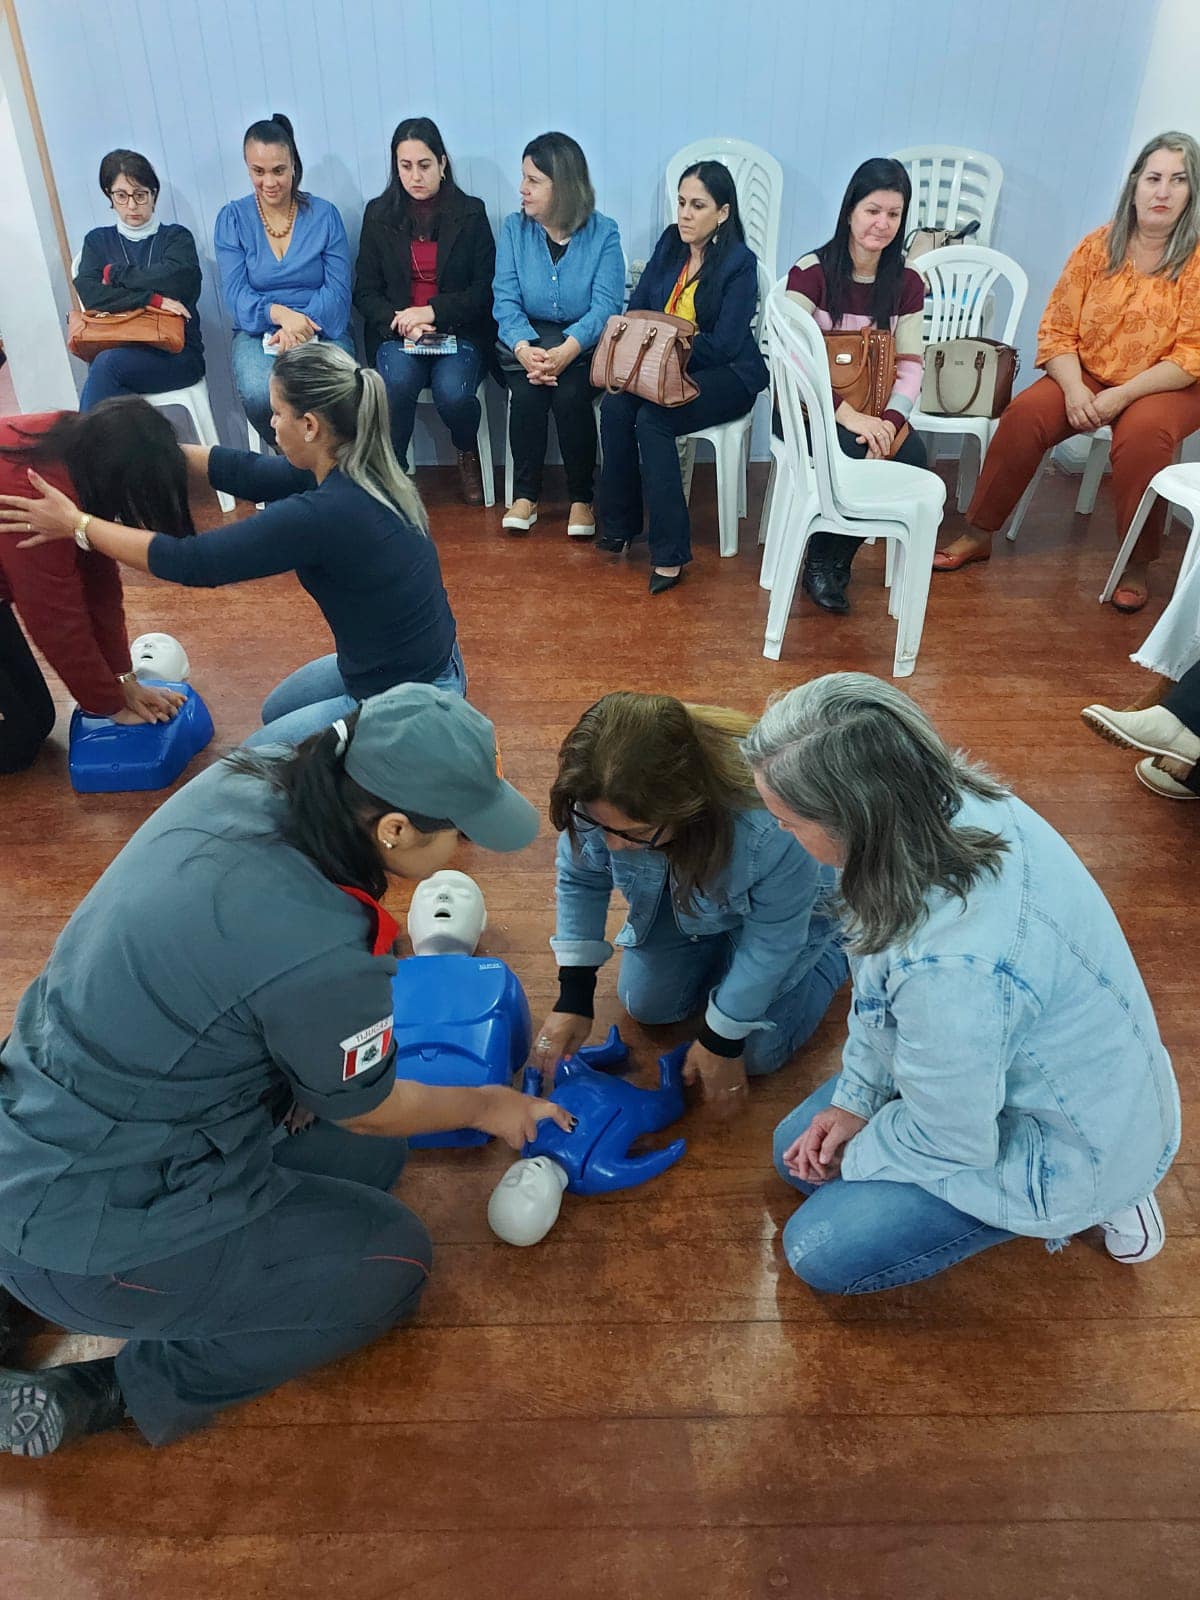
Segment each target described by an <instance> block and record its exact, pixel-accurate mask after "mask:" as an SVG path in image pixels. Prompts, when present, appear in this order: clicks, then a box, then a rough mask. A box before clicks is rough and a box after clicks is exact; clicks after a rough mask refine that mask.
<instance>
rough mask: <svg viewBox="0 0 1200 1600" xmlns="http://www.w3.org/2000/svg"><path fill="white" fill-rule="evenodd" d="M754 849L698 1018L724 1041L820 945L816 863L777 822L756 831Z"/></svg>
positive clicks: (742, 1030) (758, 1015)
mask: <svg viewBox="0 0 1200 1600" xmlns="http://www.w3.org/2000/svg"><path fill="white" fill-rule="evenodd" d="M754 850H755V856H754V861H753V867H752V877H751V883H750V887H749V893H748V900H749V905H748V909H747V910H746V911H745V913H744V914H743V917H742V924H741V927H740V928H738V929H737V930H736V932H734V933H733V936H732V937H733V946H734V949H733V959H732V960H731V961H730V963H729V970H728V971H727V972H726V974H725V976H724V977H723V978H722V979H721V981H720V983H719V984H718V985H717V987H716V989H715V990H714V991H713V994H712V996H711V998H710V999H709V1002H708V1009H707V1012H706V1014H705V1019H704V1020H705V1021H706V1022H707V1023H708V1026H709V1027H710V1028H711V1029H712V1030H713V1032H714V1033H719V1034H720V1035H721V1036H722V1037H723V1038H726V1039H738V1038H744V1037H745V1036H746V1034H748V1033H750V1032H752V1031H753V1030H754V1028H755V1026H756V1025H761V1019H762V1017H763V1015H764V1013H765V1012H766V1011H767V1009H768V1007H769V1006H770V1005H771V1003H772V1002H773V1001H774V1000H775V999H777V998H778V996H779V995H780V994H782V992H783V991H784V989H786V988H788V987H789V986H790V985H792V984H794V983H797V982H798V981H799V980H800V979H801V978H803V977H804V975H805V972H806V971H807V970H808V969H809V968H811V967H812V965H813V963H814V962H815V961H816V959H817V956H818V955H819V954H820V951H821V949H822V945H821V944H820V943H819V942H818V941H815V940H814V939H813V937H812V920H813V908H814V906H815V905H816V903H817V898H818V894H819V892H820V891H821V888H822V879H821V869H820V867H818V865H817V863H816V862H815V861H814V860H813V858H812V857H811V856H810V855H809V854H808V852H807V851H806V850H805V849H803V848H802V846H800V845H799V844H798V843H797V842H796V841H795V840H794V839H793V838H791V837H790V835H788V834H786V833H784V832H783V830H782V829H781V828H775V827H772V828H769V829H766V830H764V831H763V832H762V833H760V834H759V835H758V837H757V839H756V841H755V845H754ZM831 934H832V929H831Z"/></svg>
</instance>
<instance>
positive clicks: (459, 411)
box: [375, 338, 483, 467]
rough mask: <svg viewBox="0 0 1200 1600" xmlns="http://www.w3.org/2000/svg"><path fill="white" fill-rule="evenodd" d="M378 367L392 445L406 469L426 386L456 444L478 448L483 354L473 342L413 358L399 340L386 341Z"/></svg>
mask: <svg viewBox="0 0 1200 1600" xmlns="http://www.w3.org/2000/svg"><path fill="white" fill-rule="evenodd" d="M375 365H376V367H377V368H378V370H379V372H380V374H381V376H382V377H383V381H384V385H385V387H386V388H387V395H388V410H389V412H390V413H391V418H392V449H393V450H394V451H395V452H396V460H397V461H399V463H400V465H401V466H402V467H406V466H407V465H408V446H409V443H410V441H411V440H412V431H413V421H414V419H415V417H416V414H417V396H418V395H419V394H420V392H421V390H422V389H424V388H426V387H428V388H430V389H432V390H433V403H434V405H435V406H436V407H437V414H438V416H439V417H441V419H442V421H443V422H444V423H445V424H446V426H447V428H449V430H450V437H451V439H452V440H453V441H454V448H455V449H456V450H474V448H475V443H476V438H477V436H478V433H479V401H478V400H477V399H476V397H475V391H476V389H478V388H479V384H480V380H481V379H482V377H483V357H482V355H481V354H480V353H479V351H478V350H477V349H476V348H475V346H474V345H473V344H471V343H470V341H469V340H467V339H462V338H460V339H459V341H458V352H457V354H455V355H452V356H410V355H406V354H405V351H404V346H403V345H402V344H401V342H400V341H399V339H386V340H385V341H384V342H383V344H381V345H380V346H379V349H378V350H377V351H376V354H375Z"/></svg>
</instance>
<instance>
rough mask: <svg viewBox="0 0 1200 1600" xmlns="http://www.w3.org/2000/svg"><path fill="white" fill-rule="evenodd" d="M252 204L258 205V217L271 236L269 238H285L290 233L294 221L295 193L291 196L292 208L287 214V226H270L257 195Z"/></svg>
mask: <svg viewBox="0 0 1200 1600" xmlns="http://www.w3.org/2000/svg"><path fill="white" fill-rule="evenodd" d="M254 204H255V205H256V206H257V207H258V219H259V221H260V222H261V223H262V225H263V227H264V228H265V229H266V230H267V232H268V234H269V235H270V236H271V238H272V239H286V238H287V236H288V234H289V233H291V231H292V225H293V224H294V222H295V221H296V196H295V195H293V196H292V209H291V213H290V214H289V216H288V221H287V227H286V228H273V227H272V226H271V224H270V223H269V222H268V221H267V214H266V212H265V211H264V210H263V207H262V201H261V200H260V199H259V197H258V196H257V195H255V196H254Z"/></svg>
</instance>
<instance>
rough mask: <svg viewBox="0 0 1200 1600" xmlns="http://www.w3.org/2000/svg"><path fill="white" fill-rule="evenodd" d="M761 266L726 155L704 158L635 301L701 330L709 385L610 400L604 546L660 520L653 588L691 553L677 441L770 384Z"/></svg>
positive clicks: (691, 171)
mask: <svg viewBox="0 0 1200 1600" xmlns="http://www.w3.org/2000/svg"><path fill="white" fill-rule="evenodd" d="M757 303H758V266H757V262H756V261H755V257H754V254H753V252H752V251H751V250H750V248H749V247H748V246H747V244H746V236H745V233H744V232H743V230H742V221H741V218H740V217H739V215H738V203H737V191H736V190H735V189H734V186H733V178H732V177H731V176H730V173H729V169H728V167H726V166H723V165H722V163H721V162H719V161H698V162H696V163H695V165H694V166H690V167H688V169H687V171H686V172H685V173H684V174H683V176H682V177H681V178H680V180H679V220H678V222H677V223H673V224H672V225H671V226H670V227H669V228H667V229H666V231H665V232H664V233H663V235H662V238H661V239H659V241H658V243H657V245H655V247H654V254H653V255H652V256H651V258H650V260H649V261H648V262H647V263H646V270H645V271H644V272H643V273H642V276H641V277H640V278H639V279H638V285H637V288H636V289H635V290H634V291H633V295H632V297H631V299H630V302H629V309H630V310H631V311H634V310H640V311H669V312H671V313H672V314H673V315H674V316H677V317H686V318H687V319H688V321H690V322H693V323H694V324H695V326H696V330H697V331H696V336H695V339H694V341H693V344H692V356H691V361H690V362H689V365H688V375H689V377H691V378H692V379H693V380H694V381H695V382H696V383H697V384H698V385H699V388H700V393H699V394H698V395H697V396H696V398H695V399H694V400H690V401H689V402H688V403H687V405H683V406H672V407H667V406H659V405H655V404H654V403H653V402H652V401H650V400H639V399H638V398H637V397H636V396H633V395H627V394H609V395H605V397H604V401H603V404H602V405H601V407H600V435H601V438H602V440H603V444H604V466H603V469H602V471H601V474H600V515H601V519H602V523H603V528H604V532H603V535H602V537H601V538H599V539H597V540H596V548H597V549H598V550H609V551H612V552H614V553H619V552H620V551H622V550H624V549H625V547H626V545H628V544H631V543H632V542H633V540H634V539H637V538H640V536H641V533H642V522H643V503H644V505H645V512H646V514H648V517H649V523H650V561H651V571H650V593H651V594H662V593H663V592H664V591H665V590H667V589H673V588H674V587H675V585H676V584H677V583H678V582H679V580H680V578H681V577H682V576H683V569H684V567H685V566H686V564H687V563H688V562H689V561H690V560H691V559H692V544H691V530H690V526H689V522H688V508H687V501H686V500H685V498H684V494H683V483H682V480H681V477H680V472H679V457H678V452H677V448H676V443H675V441H676V440H677V439H679V438H682V437H684V436H685V435H687V434H689V433H695V432H696V431H697V429H699V428H711V427H712V426H713V425H714V424H715V423H719V422H732V421H733V420H734V419H735V418H736V417H744V416H745V415H746V413H747V412H748V411H749V410H750V409H751V408H752V407H753V405H754V397H755V395H756V394H758V392H759V391H760V390H761V389H765V388H766V386H767V367H766V362H765V361H764V360H763V358H762V354H761V352H760V350H759V348H758V345H757V344H756V342H755V339H754V312H755V307H756V305H757Z"/></svg>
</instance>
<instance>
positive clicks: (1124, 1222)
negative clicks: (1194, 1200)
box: [1100, 1194, 1167, 1266]
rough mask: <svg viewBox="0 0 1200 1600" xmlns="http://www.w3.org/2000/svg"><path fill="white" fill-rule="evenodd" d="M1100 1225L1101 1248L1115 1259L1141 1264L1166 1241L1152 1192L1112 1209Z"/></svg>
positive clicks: (1154, 1253)
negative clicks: (1102, 1239) (1143, 1197)
mask: <svg viewBox="0 0 1200 1600" xmlns="http://www.w3.org/2000/svg"><path fill="white" fill-rule="evenodd" d="M1100 1226H1101V1227H1102V1228H1103V1229H1104V1248H1105V1249H1106V1250H1107V1251H1108V1253H1109V1255H1110V1256H1111V1257H1112V1258H1113V1260H1114V1261H1124V1262H1127V1263H1128V1264H1129V1265H1130V1266H1133V1265H1138V1266H1140V1265H1141V1263H1142V1262H1143V1261H1152V1260H1153V1259H1154V1257H1155V1256H1156V1255H1157V1254H1158V1252H1159V1251H1160V1250H1161V1249H1162V1247H1163V1245H1164V1244H1165V1243H1166V1241H1167V1230H1166V1228H1165V1227H1164V1226H1163V1219H1162V1212H1161V1211H1160V1210H1159V1209H1158V1201H1157V1200H1156V1199H1155V1198H1154V1196H1153V1195H1152V1194H1148V1195H1147V1196H1146V1198H1145V1199H1144V1200H1139V1201H1138V1203H1137V1205H1135V1206H1126V1207H1125V1208H1124V1210H1123V1211H1114V1212H1113V1214H1112V1216H1111V1217H1107V1218H1106V1219H1105V1220H1104V1221H1103V1222H1102V1223H1101V1224H1100Z"/></svg>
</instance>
